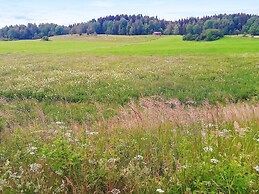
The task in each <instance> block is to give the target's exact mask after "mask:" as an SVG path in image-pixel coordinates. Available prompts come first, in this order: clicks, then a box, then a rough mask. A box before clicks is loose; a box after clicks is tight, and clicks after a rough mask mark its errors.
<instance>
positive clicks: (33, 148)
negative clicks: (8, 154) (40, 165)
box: [30, 146, 38, 150]
mask: <svg viewBox="0 0 259 194" xmlns="http://www.w3.org/2000/svg"><path fill="white" fill-rule="evenodd" d="M30 149H31V150H38V148H37V147H33V146H32V147H31V148H30Z"/></svg>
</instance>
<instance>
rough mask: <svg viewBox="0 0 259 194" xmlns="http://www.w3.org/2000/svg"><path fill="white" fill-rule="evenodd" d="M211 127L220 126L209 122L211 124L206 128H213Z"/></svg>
mask: <svg viewBox="0 0 259 194" xmlns="http://www.w3.org/2000/svg"><path fill="white" fill-rule="evenodd" d="M211 127H218V125H214V124H212V123H209V124H208V125H207V126H206V128H211Z"/></svg>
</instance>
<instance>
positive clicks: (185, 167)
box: [181, 165, 189, 169]
mask: <svg viewBox="0 0 259 194" xmlns="http://www.w3.org/2000/svg"><path fill="white" fill-rule="evenodd" d="M181 168H183V169H187V168H189V166H188V165H183V166H181Z"/></svg>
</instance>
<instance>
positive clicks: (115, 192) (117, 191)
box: [111, 189, 121, 194]
mask: <svg viewBox="0 0 259 194" xmlns="http://www.w3.org/2000/svg"><path fill="white" fill-rule="evenodd" d="M111 193H112V194H119V193H121V191H120V190H119V189H113V190H111Z"/></svg>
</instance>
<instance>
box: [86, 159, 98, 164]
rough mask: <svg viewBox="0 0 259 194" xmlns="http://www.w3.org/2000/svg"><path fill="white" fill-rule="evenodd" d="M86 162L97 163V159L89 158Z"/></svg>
mask: <svg viewBox="0 0 259 194" xmlns="http://www.w3.org/2000/svg"><path fill="white" fill-rule="evenodd" d="M88 162H89V163H90V164H97V160H96V159H92V160H90V159H89V160H88Z"/></svg>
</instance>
